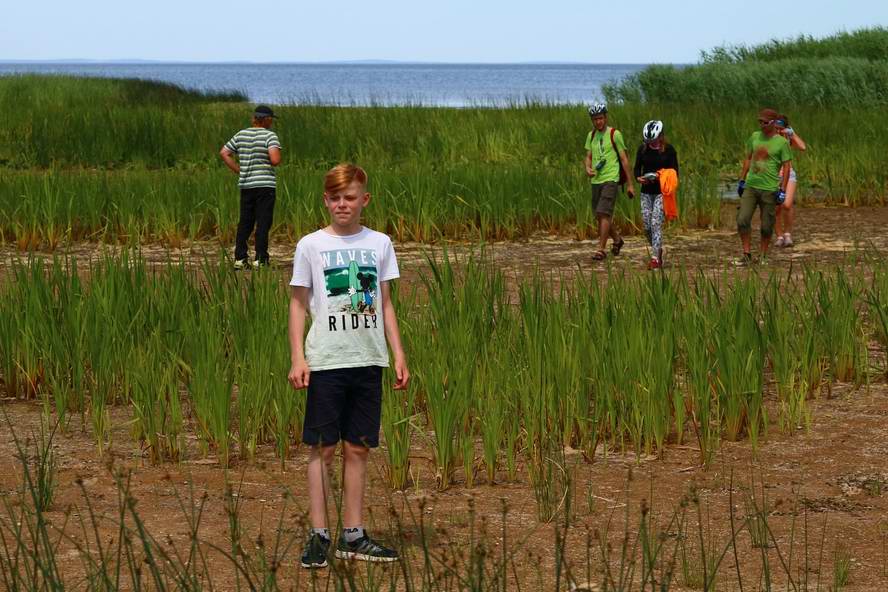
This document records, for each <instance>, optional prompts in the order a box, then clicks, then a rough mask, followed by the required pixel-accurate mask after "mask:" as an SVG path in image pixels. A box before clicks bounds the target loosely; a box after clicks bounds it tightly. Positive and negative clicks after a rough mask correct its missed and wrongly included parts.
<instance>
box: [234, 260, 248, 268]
mask: <svg viewBox="0 0 888 592" xmlns="http://www.w3.org/2000/svg"><path fill="white" fill-rule="evenodd" d="M234 269H236V270H237V271H240V270H242V269H250V262H249V260H247V259H238V260H236V261H235V262H234Z"/></svg>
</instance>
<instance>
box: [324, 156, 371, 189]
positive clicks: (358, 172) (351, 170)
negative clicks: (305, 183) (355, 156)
mask: <svg viewBox="0 0 888 592" xmlns="http://www.w3.org/2000/svg"><path fill="white" fill-rule="evenodd" d="M352 181H357V182H358V183H360V184H361V185H363V186H364V187H366V186H367V172H366V171H365V170H364V169H362V168H361V167H359V166H357V165H354V164H352V163H350V162H343V163H341V164H337V165H336V166H335V167H333V168H332V169H330V170H329V171H327V174H326V175H324V191H326V192H327V193H336V192H337V191H342V190H343V189H345V188H346V187H348V186H349V185H351V184H352Z"/></svg>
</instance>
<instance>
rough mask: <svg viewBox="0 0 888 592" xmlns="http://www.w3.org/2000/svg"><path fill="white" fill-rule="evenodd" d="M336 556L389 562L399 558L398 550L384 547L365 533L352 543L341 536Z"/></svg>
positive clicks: (338, 557)
mask: <svg viewBox="0 0 888 592" xmlns="http://www.w3.org/2000/svg"><path fill="white" fill-rule="evenodd" d="M336 558H337V559H357V560H358V561H373V562H378V563H388V562H391V561H397V560H398V552H397V551H395V550H394V549H388V548H386V547H383V546H382V545H380V544H379V543H377V542H376V541H374V540H373V539H371V538H370V537H369V536H368V535H367V534H366V533H365V534H364V536H362V537H361V538H359V539H358V540H356V541H353V542H351V543H349V542H348V541H346V540H345V537H340V538H339V542H338V543H337V544H336Z"/></svg>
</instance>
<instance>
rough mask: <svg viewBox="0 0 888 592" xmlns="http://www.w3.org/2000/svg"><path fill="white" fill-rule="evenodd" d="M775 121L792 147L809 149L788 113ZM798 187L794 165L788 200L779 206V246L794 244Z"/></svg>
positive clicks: (777, 228)
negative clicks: (794, 128) (791, 124)
mask: <svg viewBox="0 0 888 592" xmlns="http://www.w3.org/2000/svg"><path fill="white" fill-rule="evenodd" d="M774 123H775V125H776V126H777V133H778V134H780V135H781V136H783V137H784V138H786V139H787V140H789V147H790V148H792V149H794V150H798V151H799V152H804V151H806V150H807V149H808V145H807V144H805V141H804V140H803V139H802V138H801V137H800V136H799V135H798V134H797V133H796V132H795V130H793V129H792V128H791V127H789V119H787V117H786V115H781V116H780V117H779V118H778V119H777V120H776V121H775V122H774ZM797 188H798V178H797V177H796V171H795V167H792V168H790V169H789V182H788V183H787V184H786V200H785V201H784V202H783V203H782V204H780V205H779V206H777V219H776V221H775V224H774V229H775V231H776V233H777V242H776V243H775V245H777V246H778V247H791V246H792V245H793V241H792V228H793V223H794V222H795V208H794V205H795V195H796V189H797Z"/></svg>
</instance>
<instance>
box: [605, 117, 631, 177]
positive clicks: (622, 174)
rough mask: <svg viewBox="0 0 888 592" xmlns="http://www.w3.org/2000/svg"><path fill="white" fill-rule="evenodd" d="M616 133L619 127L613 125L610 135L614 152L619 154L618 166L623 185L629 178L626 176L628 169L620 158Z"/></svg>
mask: <svg viewBox="0 0 888 592" xmlns="http://www.w3.org/2000/svg"><path fill="white" fill-rule="evenodd" d="M615 133H617V129H616V128H613V127H612V128H611V133H610V137H611V146H613V147H614V154H616V155H617V168H618V169H619V170H620V186H621V187H622V186H623V185H625V184H626V181H627V180H628V179H629V178H628V177H627V176H626V171H625V169H623V161H622V160H620V151H619V150H617V143H616V142H615V141H614V134H615Z"/></svg>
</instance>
